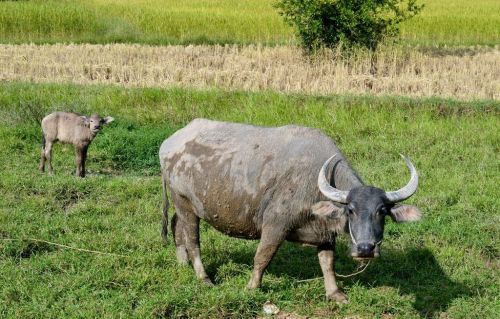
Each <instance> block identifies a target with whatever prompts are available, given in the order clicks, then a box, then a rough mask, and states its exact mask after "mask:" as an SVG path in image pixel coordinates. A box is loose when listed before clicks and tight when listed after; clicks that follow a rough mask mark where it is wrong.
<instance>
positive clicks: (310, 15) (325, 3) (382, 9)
mask: <svg viewBox="0 0 500 319" xmlns="http://www.w3.org/2000/svg"><path fill="white" fill-rule="evenodd" d="M276 7H277V8H278V9H279V11H280V14H281V15H282V16H283V17H284V18H285V21H286V22H287V23H289V24H290V25H292V26H293V27H295V28H296V30H297V33H298V36H299V38H300V41H301V43H302V45H303V46H304V48H305V49H306V50H307V51H309V52H310V51H313V50H316V49H318V48H320V47H327V48H333V47H336V46H338V45H339V44H342V45H345V46H347V47H348V48H352V47H365V48H368V49H371V50H375V49H376V48H377V46H378V44H379V43H380V42H381V41H383V40H384V39H385V38H387V37H393V36H396V35H398V34H399V24H400V23H401V22H402V21H405V20H407V19H409V18H411V17H413V16H414V15H416V14H417V13H418V12H419V11H420V10H421V9H422V7H423V6H419V5H417V4H416V0H280V1H279V2H278V3H277V4H276Z"/></svg>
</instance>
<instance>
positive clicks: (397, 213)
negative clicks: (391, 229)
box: [390, 205, 422, 223]
mask: <svg viewBox="0 0 500 319" xmlns="http://www.w3.org/2000/svg"><path fill="white" fill-rule="evenodd" d="M390 216H391V218H392V220H393V221H395V222H396V223H405V222H416V221H417V220H420V219H421V218H422V213H421V212H420V210H419V209H418V208H417V207H415V206H411V205H397V206H394V207H393V208H391V213H390Z"/></svg>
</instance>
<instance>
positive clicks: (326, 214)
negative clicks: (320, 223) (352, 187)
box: [311, 201, 344, 219]
mask: <svg viewBox="0 0 500 319" xmlns="http://www.w3.org/2000/svg"><path fill="white" fill-rule="evenodd" d="M311 212H312V214H313V215H314V216H317V217H321V218H332V219H335V218H340V217H341V216H342V215H343V214H344V208H343V207H337V206H335V205H334V204H333V203H332V202H330V201H321V202H317V203H316V204H314V205H312V206H311Z"/></svg>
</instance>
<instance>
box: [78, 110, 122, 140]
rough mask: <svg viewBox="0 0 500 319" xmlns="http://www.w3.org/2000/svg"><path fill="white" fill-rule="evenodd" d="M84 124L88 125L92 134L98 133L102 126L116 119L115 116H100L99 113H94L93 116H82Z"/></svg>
mask: <svg viewBox="0 0 500 319" xmlns="http://www.w3.org/2000/svg"><path fill="white" fill-rule="evenodd" d="M81 118H82V119H83V124H84V125H85V126H87V127H88V128H89V129H90V131H91V132H92V134H94V135H95V134H97V133H98V132H99V131H100V130H101V129H102V126H103V125H105V124H108V123H111V122H113V121H114V118H112V117H111V116H106V117H105V118H101V117H99V115H97V114H92V115H91V116H82V117H81Z"/></svg>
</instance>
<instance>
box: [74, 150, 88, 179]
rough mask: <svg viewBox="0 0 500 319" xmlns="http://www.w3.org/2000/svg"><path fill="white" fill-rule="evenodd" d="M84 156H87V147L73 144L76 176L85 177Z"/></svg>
mask: <svg viewBox="0 0 500 319" xmlns="http://www.w3.org/2000/svg"><path fill="white" fill-rule="evenodd" d="M86 156H87V147H85V146H75V165H76V176H80V177H85V157H86Z"/></svg>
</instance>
